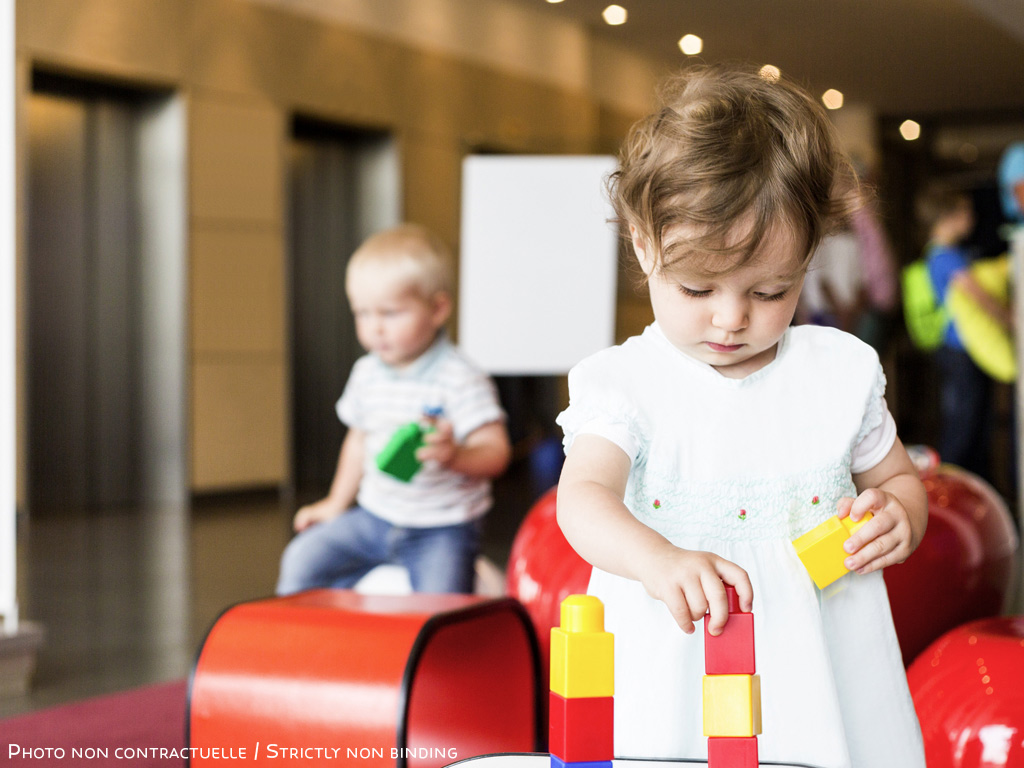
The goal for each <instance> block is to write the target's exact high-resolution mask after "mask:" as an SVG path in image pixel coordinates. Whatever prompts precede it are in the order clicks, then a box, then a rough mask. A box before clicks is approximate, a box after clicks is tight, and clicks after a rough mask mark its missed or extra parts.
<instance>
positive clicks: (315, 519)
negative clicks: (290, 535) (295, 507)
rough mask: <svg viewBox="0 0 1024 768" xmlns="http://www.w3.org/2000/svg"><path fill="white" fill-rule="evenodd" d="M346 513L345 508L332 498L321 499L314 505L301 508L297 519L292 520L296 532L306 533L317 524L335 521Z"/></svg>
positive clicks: (296, 516) (296, 514) (296, 515)
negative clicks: (305, 531)
mask: <svg viewBox="0 0 1024 768" xmlns="http://www.w3.org/2000/svg"><path fill="white" fill-rule="evenodd" d="M344 511H345V509H344V507H342V506H341V505H339V504H337V503H336V502H335V501H334V500H333V499H331V498H330V497H327V498H326V499H321V500H320V501H317V502H315V503H313V504H307V505H306V506H304V507H301V508H300V509H299V511H298V512H296V513H295V518H294V520H292V528H294V529H295V531H296V532H299V531H304V530H306V529H307V528H309V527H311V526H314V525H316V524H317V523H322V522H325V521H327V520H333V519H334V518H336V517H338V516H339V515H341V514H342V513H344Z"/></svg>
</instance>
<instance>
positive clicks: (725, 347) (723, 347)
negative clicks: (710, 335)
mask: <svg viewBox="0 0 1024 768" xmlns="http://www.w3.org/2000/svg"><path fill="white" fill-rule="evenodd" d="M707 345H708V346H709V347H711V349H713V350H714V351H715V352H735V351H736V350H737V349H739V348H740V347H742V346H743V345H742V344H715V343H714V342H713V341H709V342H707Z"/></svg>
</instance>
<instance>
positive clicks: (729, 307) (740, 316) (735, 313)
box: [711, 296, 749, 332]
mask: <svg viewBox="0 0 1024 768" xmlns="http://www.w3.org/2000/svg"><path fill="white" fill-rule="evenodd" d="M748 319H749V314H748V311H747V302H746V301H744V300H743V299H739V298H730V297H726V296H723V297H721V298H720V299H719V301H718V302H717V303H716V305H715V308H714V312H713V313H712V317H711V322H712V324H713V325H714V326H715V327H716V328H721V329H722V330H723V331H730V332H734V331H742V330H743V329H744V328H746V327H747V322H748Z"/></svg>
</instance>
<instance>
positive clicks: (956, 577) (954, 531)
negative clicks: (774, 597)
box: [507, 463, 1017, 668]
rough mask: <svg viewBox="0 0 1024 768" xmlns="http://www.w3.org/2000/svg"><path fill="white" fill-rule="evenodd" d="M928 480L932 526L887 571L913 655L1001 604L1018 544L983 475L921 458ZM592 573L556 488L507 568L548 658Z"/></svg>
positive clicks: (524, 529)
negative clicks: (568, 534)
mask: <svg viewBox="0 0 1024 768" xmlns="http://www.w3.org/2000/svg"><path fill="white" fill-rule="evenodd" d="M921 479H922V480H923V481H924V484H925V489H926V490H927V492H928V509H929V514H930V519H929V523H928V530H927V532H926V533H925V537H924V540H923V541H922V542H921V545H920V546H919V547H918V549H917V551H916V552H915V553H914V554H913V555H912V556H911V557H910V558H909V559H908V560H907V561H906V562H905V563H903V564H902V565H898V566H893V567H890V568H887V569H886V571H885V582H886V585H887V586H888V588H889V599H890V602H891V603H892V612H893V620H894V622H895V624H896V634H897V635H898V637H899V640H900V646H901V647H902V649H903V659H904V663H906V664H909V663H910V662H911V661H912V660H913V659H914V657H916V656H917V654H918V653H920V652H921V651H922V650H923V649H924V648H925V647H926V646H927V645H928V643H930V642H932V641H933V640H935V639H936V638H937V637H939V636H940V635H941V634H942V633H943V632H946V631H947V630H950V629H952V628H954V627H956V626H959V625H960V624H963V623H964V622H966V621H970V620H971V619H978V618H982V617H985V616H993V615H997V614H999V613H1000V612H1001V610H1002V606H1003V602H1004V600H1005V598H1006V594H1007V592H1008V590H1009V587H1010V584H1011V582H1012V578H1013V559H1014V553H1015V552H1016V550H1017V533H1016V531H1015V529H1014V527H1013V521H1012V518H1011V517H1010V513H1009V510H1008V509H1007V508H1006V504H1005V503H1004V502H1003V500H1002V499H1001V498H1000V497H999V495H998V494H997V493H996V492H995V491H994V490H993V489H992V488H991V486H989V485H988V484H987V483H985V482H984V481H983V480H981V479H980V478H978V477H977V476H976V475H973V474H971V473H969V472H966V471H965V470H962V469H959V468H958V467H954V466H952V465H937V466H936V465H935V464H934V463H932V464H931V465H925V466H923V468H922V469H921ZM589 579H590V565H589V564H588V563H586V561H584V560H583V559H582V558H581V557H580V556H579V555H577V554H576V552H575V551H574V550H573V549H572V547H570V546H569V543H568V542H567V541H566V540H565V537H564V536H562V532H561V530H560V529H559V527H558V523H557V521H556V520H555V491H554V490H553V489H552V490H551V491H548V492H547V493H546V494H544V495H543V496H542V497H541V498H540V499H538V501H537V502H536V504H534V506H533V508H532V509H531V510H530V512H529V513H528V514H527V516H526V519H525V520H524V521H523V524H522V526H521V527H520V529H519V532H518V534H517V535H516V538H515V541H514V542H513V545H512V551H511V554H510V557H509V562H508V571H507V587H508V593H509V594H510V595H512V596H514V597H516V598H518V599H519V600H520V602H522V603H523V605H525V606H526V610H527V612H528V613H529V615H530V618H531V619H532V621H533V623H534V626H535V627H536V628H537V634H538V639H539V641H540V646H541V656H542V658H543V662H542V663H543V664H545V665H546V664H547V658H548V642H549V639H548V635H549V634H550V630H551V627H553V626H557V625H558V621H559V615H558V612H559V605H560V604H561V602H562V600H563V599H564V598H565V597H566V596H567V595H570V594H573V593H577V592H585V591H586V589H587V582H588V581H589ZM543 668H546V666H545V667H543Z"/></svg>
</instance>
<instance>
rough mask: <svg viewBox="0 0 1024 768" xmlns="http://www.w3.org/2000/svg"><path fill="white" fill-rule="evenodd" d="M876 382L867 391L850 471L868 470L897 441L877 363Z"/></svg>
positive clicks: (885, 454)
mask: <svg viewBox="0 0 1024 768" xmlns="http://www.w3.org/2000/svg"><path fill="white" fill-rule="evenodd" d="M875 369H876V370H875V377H874V383H873V384H872V386H871V391H870V392H869V394H868V398H867V404H866V407H865V409H864V418H863V419H862V420H861V425H860V430H859V432H858V433H857V438H856V439H855V440H854V445H853V454H852V458H851V462H850V471H851V472H853V473H854V474H858V473H860V472H866V471H867V470H869V469H871V468H872V467H874V466H875V465H877V464H878V462H880V461H881V460H882V459H884V458H885V457H886V456H887V455H888V453H889V450H890V449H891V448H892V446H893V444H894V443H895V442H896V422H895V420H894V419H893V417H892V414H891V413H890V412H889V406H888V405H887V404H886V402H885V373H883V372H882V366H881V364H880V363H878V362H877V360H876V363H875Z"/></svg>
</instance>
